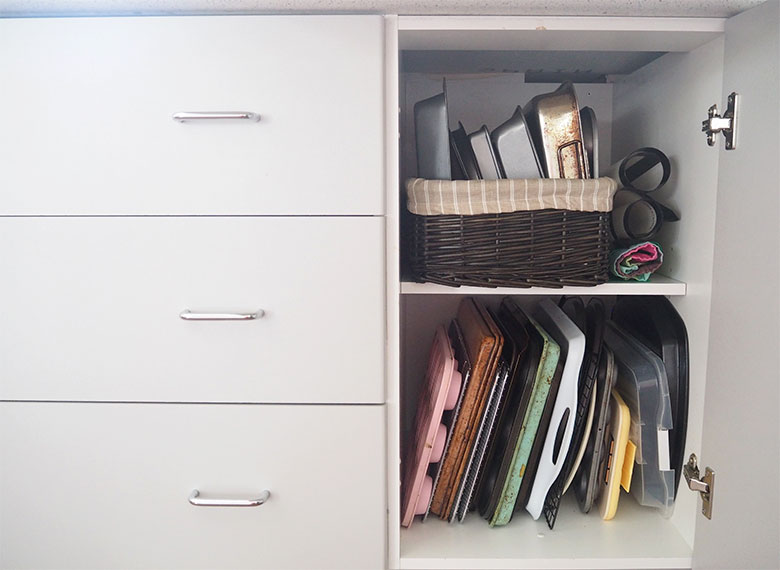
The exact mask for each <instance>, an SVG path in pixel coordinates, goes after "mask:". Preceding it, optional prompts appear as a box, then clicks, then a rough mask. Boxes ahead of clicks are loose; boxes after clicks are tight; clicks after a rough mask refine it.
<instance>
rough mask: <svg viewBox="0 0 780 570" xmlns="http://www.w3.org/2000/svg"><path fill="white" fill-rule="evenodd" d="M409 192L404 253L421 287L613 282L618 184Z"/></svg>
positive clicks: (481, 185)
mask: <svg viewBox="0 0 780 570" xmlns="http://www.w3.org/2000/svg"><path fill="white" fill-rule="evenodd" d="M406 190H407V210H408V212H409V216H407V219H406V220H405V227H404V228H403V235H404V244H403V250H404V253H405V261H406V265H407V269H408V271H409V272H410V273H411V275H412V278H413V279H415V280H416V281H420V282H431V283H439V284H442V285H451V286H458V285H473V286H479V287H556V288H557V287H563V286H565V285H578V286H591V285H597V284H599V283H604V282H606V281H607V279H608V276H609V265H608V254H609V249H610V245H611V239H610V231H609V217H610V211H611V210H612V198H613V196H614V194H615V191H616V190H617V183H616V182H615V181H614V180H612V179H610V178H596V179H591V180H571V179H529V180H423V179H420V178H415V179H411V180H409V181H408V182H407V184H406Z"/></svg>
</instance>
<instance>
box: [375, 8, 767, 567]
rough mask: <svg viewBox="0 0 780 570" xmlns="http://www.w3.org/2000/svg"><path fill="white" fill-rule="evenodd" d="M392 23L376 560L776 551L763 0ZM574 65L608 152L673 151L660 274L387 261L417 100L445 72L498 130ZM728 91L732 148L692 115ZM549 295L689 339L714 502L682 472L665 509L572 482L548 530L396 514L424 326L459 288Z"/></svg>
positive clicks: (593, 558)
mask: <svg viewBox="0 0 780 570" xmlns="http://www.w3.org/2000/svg"><path fill="white" fill-rule="evenodd" d="M386 41H387V80H386V81H387V94H386V98H387V109H388V117H387V122H388V125H389V128H388V134H387V137H388V138H387V141H388V166H387V170H388V174H387V187H388V206H387V212H388V225H387V227H388V239H387V242H388V283H389V285H388V317H387V318H388V329H389V335H390V336H389V343H388V453H389V459H388V465H389V475H388V481H389V483H388V488H389V497H388V504H389V512H390V521H389V532H390V536H389V566H390V568H404V569H410V570H411V569H418V570H419V569H442V570H444V569H450V568H452V569H463V570H465V569H478V568H480V569H481V568H484V569H510V568H594V569H596V568H616V569H627V568H648V569H650V568H689V567H691V566H694V567H705V568H712V567H723V568H732V567H756V568H763V567H767V568H774V567H777V565H778V564H780V558H779V556H778V532H779V530H778V529H779V528H780V526H779V524H778V509H777V504H778V489H777V487H778V485H777V480H778V432H779V429H778V428H779V426H778V421H777V415H778V407H777V403H778V397H779V394H778V357H777V352H778V351H777V346H778V295H777V293H776V290H775V287H776V283H777V281H778V278H779V277H780V276H779V275H778V255H777V245H778V229H777V227H778V209H779V208H778V194H780V192H778V161H777V157H778V141H777V131H778V100H777V93H778V91H777V89H778V63H777V59H778V58H777V54H778V5H777V3H776V2H769V3H767V4H765V5H762V6H760V7H758V8H756V9H753V10H751V11H749V12H746V13H743V14H741V15H740V16H737V17H734V18H731V19H729V20H723V19H632V18H524V17H436V16H430V17H398V18H395V17H391V18H388V20H387V28H386ZM571 76H575V77H581V78H584V79H585V80H586V81H584V82H579V83H575V87H576V90H577V95H578V97H579V103H580V106H585V105H589V106H591V107H592V108H593V109H594V110H595V112H596V115H597V117H598V121H599V137H600V140H599V144H600V160H599V163H600V166H601V167H602V169H603V168H604V167H607V166H609V165H610V164H611V163H612V162H613V161H614V160H617V159H620V158H621V157H623V156H625V155H626V154H627V153H629V152H631V151H633V150H635V149H637V148H640V147H646V146H652V147H657V148H659V149H661V150H663V151H664V152H665V153H666V154H667V155H668V156H669V157H670V159H671V161H672V172H673V173H672V178H671V180H670V182H669V183H668V184H667V185H666V186H665V187H664V189H662V190H661V191H659V193H660V194H661V195H662V196H661V197H662V198H663V200H664V201H665V202H666V203H667V204H669V205H671V206H672V208H673V209H675V210H676V211H678V212H680V214H681V218H682V219H681V221H680V222H678V223H675V224H667V225H665V226H664V229H663V230H662V233H661V234H660V235H659V236H658V241H659V242H661V244H662V245H663V246H664V249H665V262H664V266H663V268H662V269H661V273H662V274H663V275H656V276H654V277H653V278H652V279H651V281H650V282H648V283H625V284H623V283H607V284H604V285H599V286H596V287H593V288H570V287H566V288H564V289H560V290H557V289H535V288H531V289H481V288H475V287H461V288H450V287H445V286H439V285H433V284H429V283H413V282H410V281H409V280H408V278H407V277H406V276H405V275H404V273H403V270H402V268H401V264H400V263H399V258H400V253H401V252H400V246H399V243H400V242H401V241H402V239H401V238H402V236H401V235H400V234H401V232H402V231H403V230H402V229H401V228H402V226H401V225H400V224H399V220H400V218H401V212H400V209H401V208H402V207H403V201H402V200H400V199H399V195H398V193H397V191H403V183H404V181H405V180H406V179H407V178H409V177H411V176H414V175H415V174H416V166H415V151H414V146H413V145H414V126H413V116H412V108H413V105H414V103H415V102H417V101H419V100H421V99H424V98H426V97H429V96H431V95H434V94H436V93H437V92H440V90H441V85H442V79H443V78H446V80H447V97H448V106H449V120H450V128H455V127H456V126H457V121H462V122H463V123H464V125H465V127H466V130H467V131H469V132H470V131H473V130H476V129H477V128H479V127H480V126H481V125H482V124H483V123H484V124H486V125H487V126H488V128H490V129H493V128H495V127H496V126H497V125H498V124H500V123H501V122H503V121H504V120H506V119H507V118H508V117H509V116H510V115H511V114H512V112H513V110H514V108H515V107H516V106H517V105H523V104H525V103H526V102H527V101H528V100H529V99H530V98H531V97H532V96H534V95H536V94H538V93H543V92H548V91H551V90H552V89H554V88H555V87H556V86H557V84H558V83H559V80H558V79H557V78H564V77H571ZM593 78H598V79H597V80H596V81H597V82H593V83H589V82H588V81H593ZM537 80H540V81H547V83H537V82H535V81H537ZM531 81H534V82H531ZM732 91H736V92H738V93H739V94H740V96H741V103H740V108H739V109H738V111H739V116H738V126H737V129H738V133H737V148H736V149H735V150H733V151H725V150H723V140H722V137H720V138H718V140H717V147H716V148H711V147H709V146H708V145H707V142H706V140H705V135H704V133H702V132H701V123H702V121H703V120H704V119H706V118H707V110H708V108H709V107H710V106H711V105H713V104H717V105H718V107H719V108H720V109H724V108H725V102H726V99H727V96H728V94H729V93H731V92H732ZM396 111H398V112H396ZM399 135H400V136H399ZM399 141H400V144H399ZM758 173H760V174H758ZM759 179H760V180H761V181H765V182H766V183H765V184H762V183H760V182H759ZM563 294H566V295H583V296H593V295H599V296H605V297H608V298H612V299H614V297H615V296H618V295H666V296H668V297H669V298H670V299H671V301H672V303H673V304H674V306H675V307H676V309H677V311H678V312H679V313H680V315H681V316H682V318H683V320H684V321H685V323H686V326H687V330H688V337H689V342H690V405H689V415H688V426H687V443H686V453H685V457H686V458H687V457H688V455H689V454H690V453H696V455H697V456H698V457H699V463H700V466H701V467H702V468H703V467H704V466H705V465H706V466H710V467H712V468H713V469H714V471H715V472H716V475H717V486H716V491H715V493H714V495H713V503H714V512H713V519H712V520H706V519H704V518H703V517H702V516H701V514H700V513H699V511H700V509H701V501H700V499H699V494H698V493H695V492H691V491H689V490H688V489H687V487H686V483H685V479H684V478H682V480H681V482H680V486H679V489H678V492H677V497H676V501H675V502H676V504H675V509H674V513H673V515H672V516H671V517H670V518H668V519H664V518H662V517H661V516H660V515H659V514H658V513H657V512H655V511H654V510H653V509H647V508H643V507H640V506H639V505H638V504H637V503H636V502H635V501H634V500H633V498H631V497H628V496H626V495H625V494H623V496H622V497H621V502H620V506H619V509H618V512H617V515H616V517H615V518H614V519H613V520H612V521H609V522H603V521H602V520H601V519H600V517H599V516H598V514H596V513H591V514H589V515H582V514H581V513H580V512H579V510H578V508H577V506H576V503H575V502H574V501H573V500H572V499H571V497H570V496H569V495H567V496H565V497H564V501H563V504H562V506H561V511H560V514H559V517H558V522H557V523H556V526H555V529H554V530H552V531H551V530H549V529H548V528H547V525H546V523H545V522H544V517H541V518H540V519H539V520H538V521H533V520H532V519H531V518H530V517H529V516H527V514H526V513H525V512H523V513H522V514H520V513H518V514H516V515H515V518H514V520H513V521H512V522H511V523H510V524H509V525H507V526H506V527H503V528H495V529H491V528H489V527H488V525H487V524H486V523H485V521H483V520H482V519H481V518H480V517H479V516H478V515H476V514H471V515H469V516H467V517H466V520H465V522H464V523H463V524H447V523H446V522H443V521H440V520H438V519H437V518H436V517H430V518H429V519H428V520H427V521H426V522H424V523H420V522H419V519H418V520H417V521H416V522H415V523H414V524H413V525H412V527H411V528H408V529H406V528H404V529H401V528H400V520H399V503H400V497H399V486H398V482H399V480H400V470H399V462H400V458H401V457H402V449H403V446H404V445H405V442H406V437H407V434H408V432H409V431H410V430H411V423H412V421H413V419H414V413H415V406H416V402H417V396H418V392H419V388H420V383H421V381H422V378H423V376H424V372H425V363H426V357H427V351H428V348H429V345H430V341H431V338H432V337H433V331H434V328H435V326H436V325H438V324H445V325H446V324H447V323H448V322H449V320H451V319H452V318H453V317H454V315H455V312H456V308H457V305H458V303H459V301H460V300H461V299H462V298H463V297H465V296H470V295H475V296H479V297H480V299H481V300H482V301H483V302H484V303H485V304H487V305H492V304H495V303H497V302H498V301H500V299H501V298H502V297H503V296H504V295H515V296H518V299H519V302H521V303H526V302H532V301H534V300H536V299H538V298H541V297H544V296H553V297H554V298H555V299H557V298H558V296H560V295H563ZM746 355H749V361H750V362H749V363H746V362H745V359H744V357H745V356H746ZM748 488H750V489H753V490H752V491H749V490H748ZM758 489H760V491H758ZM567 498H568V500H567ZM735 537H741V538H735ZM742 545H745V547H743V546H742ZM746 545H755V546H751V547H747V546H746Z"/></svg>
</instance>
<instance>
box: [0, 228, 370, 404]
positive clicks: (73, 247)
mask: <svg viewBox="0 0 780 570" xmlns="http://www.w3.org/2000/svg"><path fill="white" fill-rule="evenodd" d="M383 244H384V220H383V218H380V217H354V218H336V217H324V218H317V217H312V218H295V217H280V218H275V217H271V218H250V217H239V218H211V217H200V218H0V266H1V267H2V275H3V277H2V279H0V321H2V326H0V399H3V400H15V399H20V400H78V401H82V400H86V401H95V400H102V401H165V402H333V403H339V402H352V403H360V402H383V401H384V382H383V370H384V344H385V343H384V338H385V334H384V323H385V320H384V306H385V304H384V287H385V284H384V254H383V249H384V245H383ZM185 311H190V312H191V314H187V313H185ZM260 311H263V312H264V314H263V315H262V317H260V318H256V319H254V320H235V321H221V320H213V321H212V320H203V321H199V320H195V321H191V320H184V319H182V318H181V315H182V313H184V316H185V317H192V316H193V315H192V313H194V314H195V316H196V317H197V316H202V317H203V318H206V319H209V318H213V317H219V316H220V315H221V314H224V313H228V314H235V315H242V314H252V313H255V314H258V315H259V313H260Z"/></svg>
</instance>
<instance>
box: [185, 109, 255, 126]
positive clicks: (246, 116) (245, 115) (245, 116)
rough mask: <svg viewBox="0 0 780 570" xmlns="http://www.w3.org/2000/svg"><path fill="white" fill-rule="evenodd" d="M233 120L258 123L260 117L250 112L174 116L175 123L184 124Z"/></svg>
mask: <svg viewBox="0 0 780 570" xmlns="http://www.w3.org/2000/svg"><path fill="white" fill-rule="evenodd" d="M214 119H220V120H225V119H227V120H233V119H238V120H242V121H251V122H254V123H256V122H257V121H259V120H260V115H258V114H257V113H252V112H249V111H223V112H218V113H176V114H175V115H173V120H174V121H179V122H180V123H184V122H186V121H202V120H214Z"/></svg>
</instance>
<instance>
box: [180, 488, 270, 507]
mask: <svg viewBox="0 0 780 570" xmlns="http://www.w3.org/2000/svg"><path fill="white" fill-rule="evenodd" d="M270 496H271V492H270V491H267V490H266V491H263V492H262V493H260V496H259V497H258V498H257V499H201V498H200V492H199V491H198V490H197V489H195V490H194V491H193V492H192V493H190V496H189V499H188V501H189V502H190V504H191V505H195V506H196V507H259V506H260V505H262V504H263V503H265V502H266V501H267V500H268V498H269V497H270Z"/></svg>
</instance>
